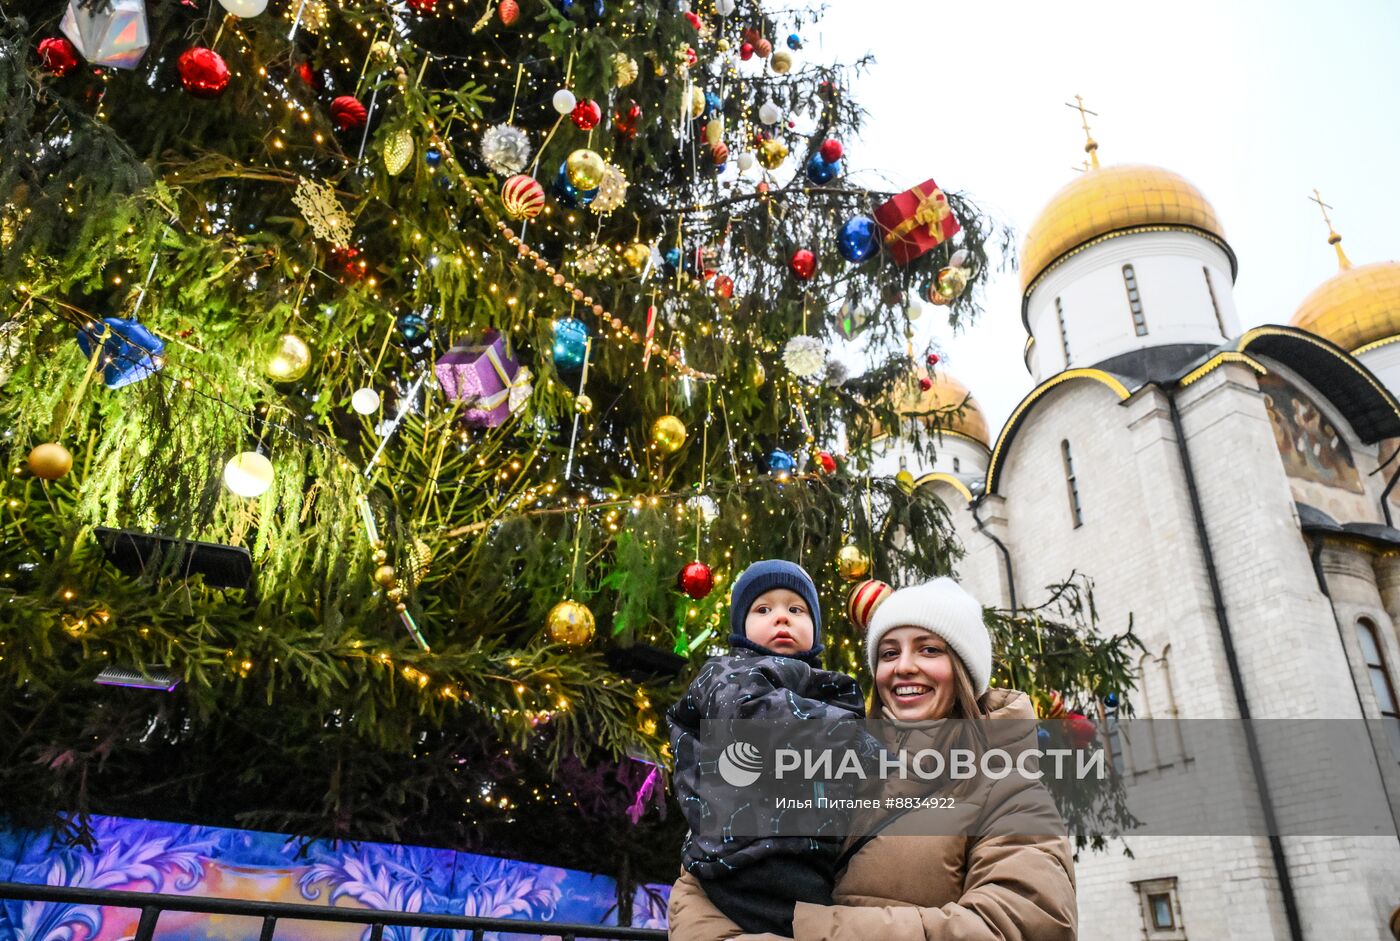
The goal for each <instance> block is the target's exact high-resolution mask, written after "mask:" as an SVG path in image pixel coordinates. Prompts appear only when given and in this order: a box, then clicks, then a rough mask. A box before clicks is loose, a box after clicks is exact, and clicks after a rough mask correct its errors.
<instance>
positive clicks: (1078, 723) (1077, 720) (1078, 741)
mask: <svg viewBox="0 0 1400 941" xmlns="http://www.w3.org/2000/svg"><path fill="white" fill-rule="evenodd" d="M1098 734H1099V730H1098V729H1097V728H1095V727H1094V723H1092V722H1090V721H1089V719H1088V718H1087V717H1086V716H1085V715H1084V714H1083V713H1080V712H1071V713H1070V714H1069V741H1070V744H1071V745H1073V746H1074V747H1075V748H1088V747H1089V746H1090V745H1091V744H1093V741H1094V739H1095V738H1097V737H1098Z"/></svg>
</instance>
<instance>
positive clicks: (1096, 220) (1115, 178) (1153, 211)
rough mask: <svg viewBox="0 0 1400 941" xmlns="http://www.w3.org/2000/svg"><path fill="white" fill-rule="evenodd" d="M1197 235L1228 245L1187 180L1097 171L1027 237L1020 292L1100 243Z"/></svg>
mask: <svg viewBox="0 0 1400 941" xmlns="http://www.w3.org/2000/svg"><path fill="white" fill-rule="evenodd" d="M1158 226H1163V227H1172V228H1176V227H1184V228H1190V229H1196V230H1199V231H1201V232H1204V233H1206V234H1207V235H1210V236H1213V237H1214V238H1216V239H1218V240H1219V241H1220V242H1222V243H1223V242H1224V241H1225V230H1224V228H1222V227H1221V225H1220V220H1219V219H1217V218H1216V215H1215V210H1214V209H1213V208H1212V207H1211V205H1210V203H1208V202H1206V198H1205V197H1204V196H1203V195H1201V191H1200V190H1198V189H1196V187H1195V186H1193V185H1192V184H1191V183H1189V182H1188V181H1187V180H1186V178H1185V177H1183V176H1180V175H1179V174H1176V173H1173V172H1171V171H1170V170H1163V169H1162V168H1161V167H1152V166H1147V165H1145V164H1126V165H1122V166H1112V167H1094V168H1093V169H1089V170H1085V171H1084V173H1083V174H1081V175H1080V176H1079V178H1078V179H1075V180H1073V181H1071V182H1070V183H1069V184H1068V185H1066V186H1064V187H1062V188H1061V189H1060V191H1059V192H1058V193H1056V194H1055V195H1054V196H1052V197H1050V202H1049V203H1047V204H1046V206H1045V208H1044V209H1043V210H1041V213H1040V216H1039V217H1037V218H1036V220H1035V222H1034V223H1032V225H1031V227H1030V229H1028V230H1027V231H1026V241H1025V244H1024V246H1023V247H1022V249H1021V291H1022V293H1025V294H1029V293H1030V289H1031V286H1032V285H1033V284H1034V283H1035V281H1036V279H1037V278H1039V277H1040V276H1041V275H1042V274H1044V273H1045V272H1046V271H1047V270H1048V269H1049V268H1050V267H1051V266H1052V265H1054V264H1055V262H1056V261H1058V260H1059V259H1060V258H1061V257H1063V256H1064V255H1066V254H1067V253H1069V252H1072V251H1074V250H1075V249H1077V248H1081V247H1083V246H1085V245H1087V244H1089V243H1090V242H1093V241H1094V240H1096V239H1100V238H1102V237H1105V236H1108V237H1112V236H1114V235H1124V234H1126V233H1128V232H1132V231H1140V230H1142V229H1144V228H1153V227H1158Z"/></svg>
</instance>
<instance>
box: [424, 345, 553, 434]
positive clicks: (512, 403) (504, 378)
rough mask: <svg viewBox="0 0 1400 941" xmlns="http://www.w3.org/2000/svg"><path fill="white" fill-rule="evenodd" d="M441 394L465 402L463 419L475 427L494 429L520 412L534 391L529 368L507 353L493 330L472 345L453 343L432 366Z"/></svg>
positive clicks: (454, 400)
mask: <svg viewBox="0 0 1400 941" xmlns="http://www.w3.org/2000/svg"><path fill="white" fill-rule="evenodd" d="M434 371H435V372H436V373H437V379H438V384H439V385H440V386H442V391H443V394H445V395H446V396H447V397H448V399H450V400H451V401H453V402H461V403H462V404H464V405H466V406H467V407H466V409H465V410H464V411H463V412H462V419H463V420H464V421H465V422H466V423H467V424H468V425H474V426H476V427H478V428H495V427H496V426H497V425H500V424H501V423H502V422H504V421H505V420H506V419H507V418H508V417H510V415H511V414H512V413H514V412H516V411H519V410H520V408H521V407H523V406H524V404H525V403H526V401H528V400H529V398H530V393H531V391H532V390H533V386H532V384H531V380H532V379H533V377H532V376H531V374H530V370H529V369H527V368H525V367H523V366H521V365H520V361H519V360H518V359H515V358H514V357H512V356H510V355H508V354H507V353H506V345H505V340H504V339H503V338H502V337H501V335H500V333H498V332H497V331H495V330H491V331H489V332H487V334H486V335H485V336H484V337H482V342H481V343H480V344H477V345H473V346H454V347H453V348H452V349H450V350H448V351H447V352H446V353H444V354H442V355H441V356H439V357H438V361H437V365H436V366H435V367H434Z"/></svg>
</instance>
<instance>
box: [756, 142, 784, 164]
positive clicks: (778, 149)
mask: <svg viewBox="0 0 1400 941" xmlns="http://www.w3.org/2000/svg"><path fill="white" fill-rule="evenodd" d="M787 155H788V149H787V145H786V144H784V143H783V142H782V141H780V140H777V139H776V138H772V137H770V138H769V139H768V140H765V141H764V142H763V143H761V144H759V145H758V162H759V163H761V164H763V166H764V168H765V169H768V170H776V169H778V168H779V167H781V166H782V165H783V161H784V160H786V159H787Z"/></svg>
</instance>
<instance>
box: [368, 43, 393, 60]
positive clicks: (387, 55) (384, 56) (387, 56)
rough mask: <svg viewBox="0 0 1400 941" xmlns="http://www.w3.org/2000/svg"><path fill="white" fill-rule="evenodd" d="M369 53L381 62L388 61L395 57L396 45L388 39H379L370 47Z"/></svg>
mask: <svg viewBox="0 0 1400 941" xmlns="http://www.w3.org/2000/svg"><path fill="white" fill-rule="evenodd" d="M369 54H370V56H371V57H373V58H374V59H376V60H378V61H380V62H388V61H390V60H392V59H393V58H394V47H393V46H391V45H389V43H388V41H386V40H383V39H378V40H375V42H374V44H373V45H371V46H370V47H369Z"/></svg>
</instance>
